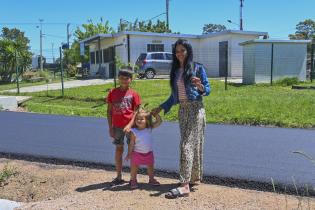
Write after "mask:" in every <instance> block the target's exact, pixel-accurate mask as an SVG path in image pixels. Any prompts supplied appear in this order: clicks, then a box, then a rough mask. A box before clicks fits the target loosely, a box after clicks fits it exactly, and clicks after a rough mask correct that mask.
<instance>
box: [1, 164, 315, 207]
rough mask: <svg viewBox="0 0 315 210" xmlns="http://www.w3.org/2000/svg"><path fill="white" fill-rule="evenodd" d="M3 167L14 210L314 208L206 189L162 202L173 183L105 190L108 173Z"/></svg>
mask: <svg viewBox="0 0 315 210" xmlns="http://www.w3.org/2000/svg"><path fill="white" fill-rule="evenodd" d="M5 166H7V167H10V168H13V169H14V170H15V171H16V174H15V175H13V176H11V177H10V178H9V179H8V180H6V181H5V182H3V183H2V184H1V185H0V198H1V199H9V200H14V201H18V202H22V203H23V204H22V206H21V207H19V208H18V209H32V210H33V209H76V210H77V209H315V199H314V198H309V197H298V196H292V195H286V194H278V193H271V192H263V191H256V190H246V189H239V188H233V187H226V186H220V185H211V184H200V185H198V186H196V187H194V192H192V193H191V194H190V196H189V197H187V198H180V199H175V200H167V199H165V198H164V193H165V192H167V191H168V190H169V189H171V188H173V187H175V186H176V183H177V180H176V179H170V178H165V177H157V178H158V180H159V181H160V182H161V184H162V185H161V186H160V187H151V186H149V185H148V184H146V183H147V181H148V177H147V176H146V175H139V177H138V181H139V183H140V188H139V189H137V190H133V191H131V190H130V189H129V186H128V184H127V183H125V184H123V185H120V186H116V187H110V182H111V180H112V178H113V177H114V176H115V173H114V172H113V171H107V170H101V169H90V168H84V167H77V166H70V165H53V164H46V163H38V162H29V161H24V160H12V159H6V158H0V171H2V170H3V168H4V167H5ZM123 175H124V178H125V180H128V179H129V174H128V173H124V174H123Z"/></svg>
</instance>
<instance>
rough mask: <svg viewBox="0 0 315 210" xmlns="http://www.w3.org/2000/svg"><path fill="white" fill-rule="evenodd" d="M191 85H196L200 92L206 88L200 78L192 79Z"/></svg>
mask: <svg viewBox="0 0 315 210" xmlns="http://www.w3.org/2000/svg"><path fill="white" fill-rule="evenodd" d="M191 83H192V84H193V85H195V86H196V87H197V88H198V89H199V90H200V91H202V92H203V91H204V87H203V84H202V83H201V80H200V78H198V77H192V78H191Z"/></svg>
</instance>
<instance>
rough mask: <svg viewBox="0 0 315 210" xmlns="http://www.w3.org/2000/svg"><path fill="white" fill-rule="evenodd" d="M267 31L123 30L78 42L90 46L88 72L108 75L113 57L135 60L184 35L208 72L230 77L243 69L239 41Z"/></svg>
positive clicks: (168, 49) (169, 46)
mask: <svg viewBox="0 0 315 210" xmlns="http://www.w3.org/2000/svg"><path fill="white" fill-rule="evenodd" d="M267 36H268V33H267V32H256V31H234V30H226V31H222V32H217V33H210V34H204V35H191V34H164V33H150V32H135V31H123V32H119V33H117V34H98V35H95V36H92V37H89V38H87V39H84V40H82V41H81V42H80V47H81V54H82V53H84V48H85V47H86V46H88V47H89V50H90V75H92V76H94V75H102V76H103V77H105V78H111V77H112V76H113V71H114V69H115V65H114V58H115V56H117V57H119V58H120V59H121V61H122V62H124V63H131V64H134V63H135V62H136V60H137V58H138V56H139V55H140V54H141V53H145V52H153V51H165V52H171V51H172V45H173V44H174V43H175V41H176V40H177V39H179V38H183V39H187V40H188V41H189V42H190V43H191V44H192V47H193V51H194V60H195V61H197V62H200V63H202V64H204V66H205V67H206V69H207V73H208V76H210V77H220V76H224V75H225V72H226V71H227V72H228V76H230V77H241V76H242V73H243V50H242V46H240V45H239V43H241V42H244V41H248V40H252V39H262V38H263V37H267Z"/></svg>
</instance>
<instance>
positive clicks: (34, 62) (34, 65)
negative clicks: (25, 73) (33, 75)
mask: <svg viewBox="0 0 315 210" xmlns="http://www.w3.org/2000/svg"><path fill="white" fill-rule="evenodd" d="M45 63H46V58H45V57H44V56H43V65H44V64H45ZM32 69H40V55H35V56H33V57H32Z"/></svg>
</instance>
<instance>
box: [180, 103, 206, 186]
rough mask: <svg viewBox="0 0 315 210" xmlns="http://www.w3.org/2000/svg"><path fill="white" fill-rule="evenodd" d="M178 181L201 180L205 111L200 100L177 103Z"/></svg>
mask: <svg viewBox="0 0 315 210" xmlns="http://www.w3.org/2000/svg"><path fill="white" fill-rule="evenodd" d="M178 115H179V127H180V134H181V141H180V171H179V175H180V179H179V180H180V182H181V183H188V182H194V181H198V180H200V181H201V180H202V176H203V143H204V130H205V125H206V113H205V109H204V107H203V103H202V102H201V101H188V102H181V103H180V105H179V113H178Z"/></svg>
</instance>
